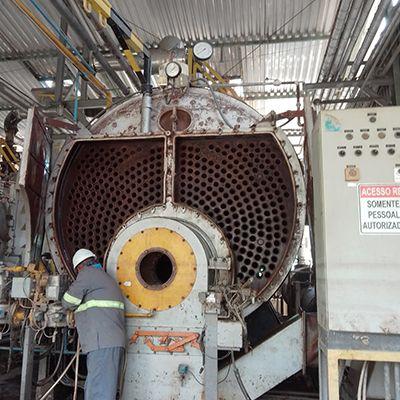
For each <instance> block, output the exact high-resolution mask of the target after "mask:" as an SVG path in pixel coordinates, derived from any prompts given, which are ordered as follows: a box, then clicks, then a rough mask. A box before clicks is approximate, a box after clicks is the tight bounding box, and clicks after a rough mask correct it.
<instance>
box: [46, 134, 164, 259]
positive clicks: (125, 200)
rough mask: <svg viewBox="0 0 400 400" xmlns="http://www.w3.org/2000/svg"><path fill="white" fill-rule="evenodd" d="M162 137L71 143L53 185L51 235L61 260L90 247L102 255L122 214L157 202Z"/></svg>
mask: <svg viewBox="0 0 400 400" xmlns="http://www.w3.org/2000/svg"><path fill="white" fill-rule="evenodd" d="M163 163H164V140H163V139H150V138H149V139H147V140H142V139H134V140H117V141H84V142H78V143H76V144H75V146H74V147H73V148H72V150H71V152H70V154H69V156H68V158H67V160H66V161H65V165H64V168H63V170H62V175H61V176H60V178H59V182H60V184H59V185H58V187H57V191H56V197H55V206H54V207H55V209H54V225H55V236H56V239H57V242H58V248H59V249H60V252H61V256H62V259H63V261H64V263H65V264H66V265H67V267H68V266H70V264H71V263H70V260H71V258H72V255H73V253H74V252H75V251H76V250H77V249H79V248H81V247H87V248H90V249H92V250H93V251H94V252H95V253H96V254H97V255H98V257H99V258H100V260H102V259H103V256H104V253H105V251H106V247H107V245H108V242H109V240H110V239H111V238H112V236H113V235H114V233H115V232H116V231H117V229H118V228H119V227H120V225H121V224H122V223H123V222H124V221H125V219H126V218H128V217H129V216H131V215H132V214H135V213H136V212H137V211H139V210H141V209H143V208H145V207H147V206H149V205H152V204H159V203H162V201H163V173H164V171H163V167H164V165H163Z"/></svg>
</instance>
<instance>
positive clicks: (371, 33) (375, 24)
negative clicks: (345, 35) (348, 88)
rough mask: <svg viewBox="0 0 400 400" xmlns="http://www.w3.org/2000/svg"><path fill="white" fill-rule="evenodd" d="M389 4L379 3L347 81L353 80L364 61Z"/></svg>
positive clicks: (386, 0) (388, 0)
mask: <svg viewBox="0 0 400 400" xmlns="http://www.w3.org/2000/svg"><path fill="white" fill-rule="evenodd" d="M391 2H392V1H391V0H382V1H381V2H380V3H379V6H378V9H377V10H376V13H375V15H374V19H373V21H372V23H371V26H370V27H369V29H368V32H367V34H366V35H365V38H364V41H363V43H362V45H361V48H360V50H359V51H358V53H357V55H356V58H355V60H354V63H353V65H352V66H351V69H350V72H349V76H348V79H353V78H354V77H355V76H356V74H357V72H358V70H359V68H360V66H361V63H362V62H363V61H364V58H365V55H366V54H367V51H368V49H369V47H370V46H371V43H372V41H373V39H374V37H375V35H376V32H377V31H378V29H379V25H380V24H381V22H382V19H383V17H384V16H385V14H386V11H387V8H388V7H389V6H390V5H391Z"/></svg>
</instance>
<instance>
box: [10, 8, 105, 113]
mask: <svg viewBox="0 0 400 400" xmlns="http://www.w3.org/2000/svg"><path fill="white" fill-rule="evenodd" d="M14 2H15V4H16V5H17V6H18V8H19V9H20V10H21V11H22V12H23V13H24V14H25V15H26V16H27V17H28V18H29V19H30V20H31V21H32V22H33V23H34V24H35V25H36V26H37V27H38V28H39V29H40V30H41V32H42V33H43V34H44V35H45V36H46V37H47V38H48V39H49V40H50V41H51V42H52V43H53V44H54V45H55V46H56V47H57V49H58V50H59V51H60V52H61V53H63V54H64V55H65V56H66V57H68V58H69V59H70V60H71V62H72V63H73V64H74V66H75V67H76V68H77V69H78V70H79V71H80V72H82V73H84V74H85V76H86V78H87V79H88V80H89V81H90V83H91V84H92V85H93V88H94V89H95V90H96V92H97V93H99V94H102V93H104V96H105V97H106V98H107V103H108V104H109V105H111V103H112V96H111V93H110V91H109V90H108V89H107V88H106V87H105V86H104V85H103V84H102V83H101V82H100V81H99V80H98V79H97V78H96V77H95V76H94V75H93V74H92V73H91V72H90V71H89V69H88V68H87V67H86V66H85V65H84V64H82V62H81V61H80V60H79V59H78V57H76V56H75V55H74V54H73V53H72V52H71V51H70V50H69V49H68V48H67V47H65V46H64V45H63V44H62V43H61V42H60V40H59V39H58V38H57V36H56V35H55V34H54V33H53V32H52V31H51V30H50V29H49V28H47V26H45V25H44V24H43V23H42V21H41V20H40V19H39V18H38V17H37V16H36V15H34V14H33V13H32V12H31V10H30V9H29V8H28V7H27V6H26V5H25V4H24V3H23V2H22V0H14Z"/></svg>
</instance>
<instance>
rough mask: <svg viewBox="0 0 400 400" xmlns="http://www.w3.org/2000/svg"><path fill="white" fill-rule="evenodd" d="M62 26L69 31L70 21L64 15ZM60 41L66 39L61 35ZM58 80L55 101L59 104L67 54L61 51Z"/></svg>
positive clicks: (65, 31)
mask: <svg viewBox="0 0 400 400" xmlns="http://www.w3.org/2000/svg"><path fill="white" fill-rule="evenodd" d="M60 28H61V30H62V31H63V32H64V33H67V30H68V23H67V21H66V19H65V18H64V17H61V20H60ZM60 41H61V42H62V43H63V44H65V41H64V40H63V38H62V37H61V36H60ZM56 71H57V72H56V81H55V102H56V104H57V106H60V105H61V102H62V95H63V89H64V72H65V56H64V54H62V53H60V54H59V55H58V57H57V70H56Z"/></svg>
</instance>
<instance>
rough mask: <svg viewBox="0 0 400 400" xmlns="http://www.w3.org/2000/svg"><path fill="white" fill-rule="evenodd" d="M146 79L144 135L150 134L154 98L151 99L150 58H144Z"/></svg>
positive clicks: (143, 101) (143, 108)
mask: <svg viewBox="0 0 400 400" xmlns="http://www.w3.org/2000/svg"><path fill="white" fill-rule="evenodd" d="M144 78H145V83H144V84H143V85H142V92H143V98H142V121H141V130H142V133H148V132H150V118H151V106H152V97H151V91H152V86H151V59H150V58H149V57H145V58H144Z"/></svg>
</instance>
